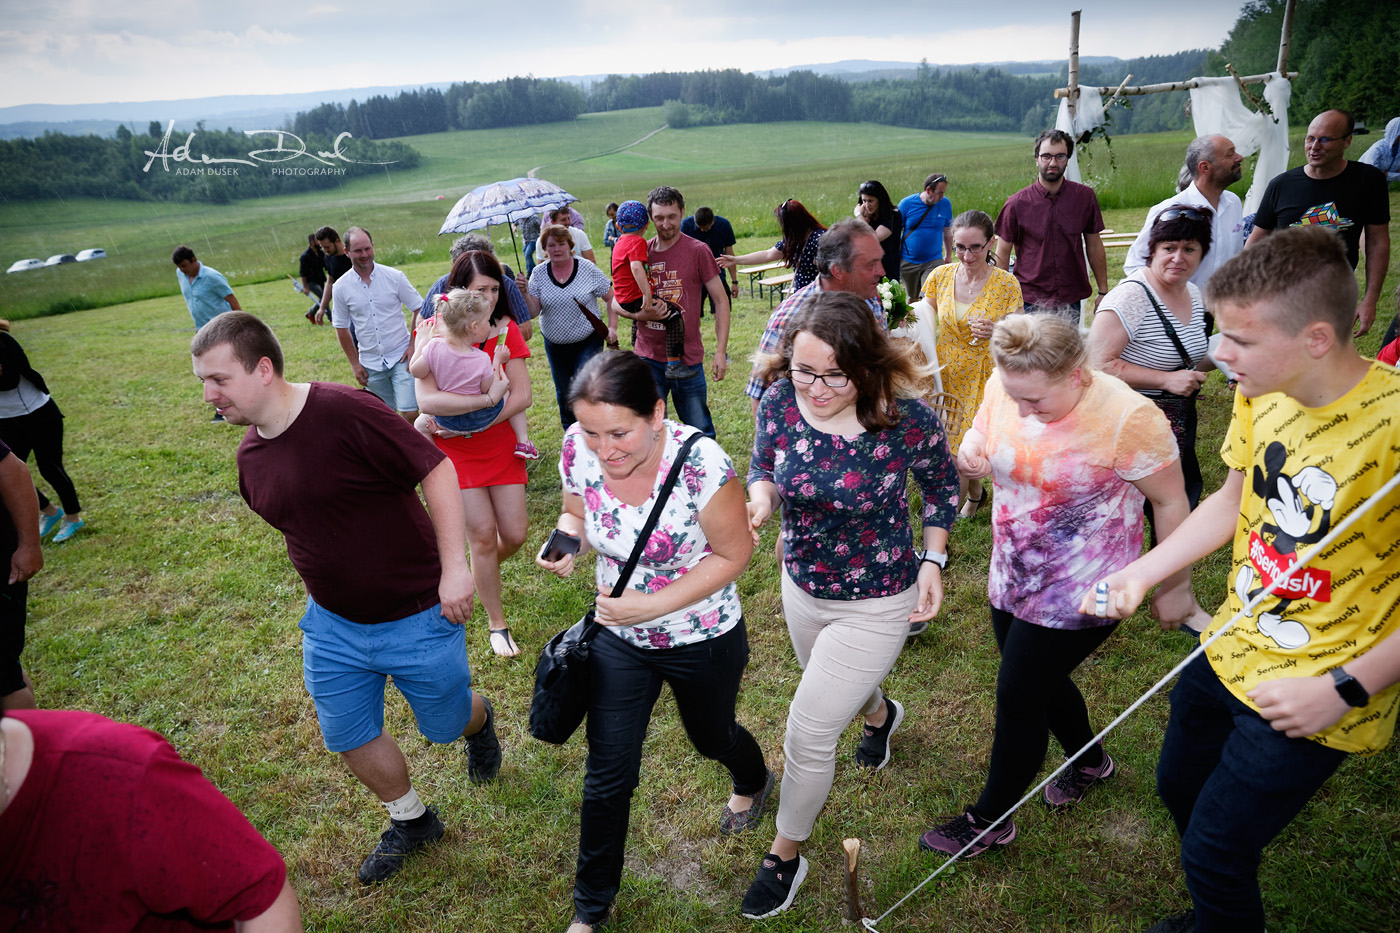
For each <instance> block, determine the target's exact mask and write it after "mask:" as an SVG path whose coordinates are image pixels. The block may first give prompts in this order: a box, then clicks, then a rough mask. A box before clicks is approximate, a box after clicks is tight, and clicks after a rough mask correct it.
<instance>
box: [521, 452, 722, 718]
mask: <svg viewBox="0 0 1400 933" xmlns="http://www.w3.org/2000/svg"><path fill="white" fill-rule="evenodd" d="M700 437H701V434H700V432H699V431H696V432H695V433H694V434H692V435H690V437H688V438H686V439H685V442H684V443H682V444H681V448H680V451H679V452H678V453H677V454H676V459H675V462H674V463H672V464H671V472H670V473H668V474H667V475H666V482H665V484H664V485H662V487H661V494H660V495H659V496H657V497H656V504H655V505H654V506H652V509H651V513H650V514H649V515H647V520H646V524H645V525H643V526H642V531H641V534H639V535H638V536H637V543H636V544H634V545H633V546H632V554H631V556H629V557H628V558H627V564H626V565H625V566H624V567H623V568H622V573H621V574H620V575H619V576H618V578H617V583H616V584H615V585H614V586H613V589H612V596H613V598H614V599H616V598H617V597H619V596H621V595H622V594H623V592H624V591H626V589H627V581H628V580H630V579H631V577H632V571H633V570H635V569H636V567H637V561H638V560H639V559H641V556H642V551H643V550H645V549H646V545H647V541H649V540H650V539H651V533H652V531H654V530H655V529H656V523H657V522H658V521H660V519H661V510H662V509H664V508H665V507H666V503H667V502H668V501H669V500H670V498H671V490H673V489H674V488H675V487H676V480H677V479H678V478H679V477H680V475H681V466H682V464H684V463H685V461H686V458H687V457H689V456H690V449H691V448H692V447H694V446H695V442H696V441H698V440H699V439H700ZM593 611H594V610H593V607H589V610H588V612H587V613H585V614H584V616H583V618H582V619H579V620H578V621H577V622H575V623H574V624H573V625H571V626H569V627H568V628H567V629H565V630H564V631H562V632H560V633H559V634H558V635H555V636H554V637H553V638H551V639H550V640H549V643H548V644H546V645H545V646H544V648H543V649H542V650H541V651H540V659H539V660H538V661H536V662H535V692H534V695H533V696H532V697H531V698H530V734H531V735H533V736H534V737H535V738H537V739H539V740H540V741H541V742H549V743H552V744H554V745H563V744H564V743H565V742H567V741H568V740H569V736H571V735H573V734H574V732H575V731H577V730H578V727H579V723H581V722H583V716H584V714H585V713H586V712H587V711H588V693H589V666H588V655H589V652H590V650H591V649H592V646H593V639H594V637H595V636H596V635H597V634H598V630H599V629H600V628H602V625H601V623H599V622H598V621H596V620H595V619H594V618H593Z"/></svg>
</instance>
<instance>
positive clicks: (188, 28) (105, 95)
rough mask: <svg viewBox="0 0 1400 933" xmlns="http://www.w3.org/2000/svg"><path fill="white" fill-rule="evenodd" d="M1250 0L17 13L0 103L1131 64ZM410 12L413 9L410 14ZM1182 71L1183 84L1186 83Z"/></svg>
mask: <svg viewBox="0 0 1400 933" xmlns="http://www.w3.org/2000/svg"><path fill="white" fill-rule="evenodd" d="M1242 5H1243V4H1242V2H1238V0H1224V2H1215V0H1173V2H1170V3H1160V4H1150V5H1149V4H1138V3H1123V2H1105V0H1084V2H1069V0H1043V2H1031V0H1002V2H999V3H995V4H984V3H957V4H954V3H949V2H947V0H880V2H877V3H870V2H868V0H867V2H861V3H857V2H851V0H840V2H836V0H800V2H799V0H704V2H691V3H677V2H673V0H662V2H658V3H650V4H648V3H636V2H628V3H624V2H620V0H562V2H546V3H509V2H495V3H482V2H479V0H478V2H475V3H471V2H463V0H452V2H444V0H422V2H409V3H392V2H390V3H365V2H362V0H341V2H335V0H331V2H322V0H309V2H302V3H285V2H275V3H274V2H270V0H240V2H236V3H219V4H211V3H205V2H196V3H170V2H169V0H160V2H155V0H127V2H122V3H111V2H99V0H47V2H44V3H31V4H25V5H23V6H21V5H20V4H18V3H7V4H5V7H6V9H5V14H4V21H3V24H2V25H0V106H12V105H16V104H77V103H94V102H105V101H145V100H172V99H175V100H178V99H184V98H192V97H210V96H215V95H220V94H276V93H284V92H288V91H316V90H327V89H335V88H349V87H367V86H374V85H401V84H420V83H423V84H427V83H436V82H446V81H466V80H479V81H491V80H496V79H499V78H505V77H509V76H512V75H522V74H529V73H533V74H535V75H537V76H540V77H547V76H555V75H571V74H572V75H581V74H595V73H606V72H610V71H617V72H647V71H689V70H696V69H703V68H731V67H735V68H742V69H745V70H762V69H767V68H782V67H787V66H792V65H801V64H817V63H824V62H834V61H840V60H842V59H873V60H880V61H918V60H919V59H921V58H927V59H928V60H929V61H930V62H933V63H936V64H944V63H946V64H952V63H965V62H976V61H1004V60H1027V59H1041V58H1054V59H1058V58H1063V57H1065V55H1066V54H1067V51H1068V46H1069V13H1070V11H1071V10H1073V9H1075V8H1079V9H1082V10H1083V11H1084V12H1083V19H1082V26H1081V32H1080V53H1081V54H1083V55H1114V56H1117V57H1119V58H1133V57H1136V56H1139V55H1155V54H1168V53H1172V52H1179V51H1182V50H1184V49H1191V48H1206V47H1216V46H1218V45H1220V43H1221V42H1222V41H1223V40H1224V39H1225V37H1226V36H1227V35H1228V34H1229V31H1230V28H1231V27H1232V26H1233V25H1234V22H1235V20H1236V18H1237V17H1238V15H1239V10H1240V8H1241V6H1242ZM405 11H407V12H405ZM1182 77H1183V78H1184V77H1187V76H1186V75H1182Z"/></svg>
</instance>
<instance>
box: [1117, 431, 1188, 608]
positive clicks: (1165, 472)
mask: <svg viewBox="0 0 1400 933" xmlns="http://www.w3.org/2000/svg"><path fill="white" fill-rule="evenodd" d="M1133 485H1134V486H1136V487H1137V488H1138V491H1139V492H1141V493H1142V494H1143V495H1144V496H1146V497H1147V501H1149V502H1151V503H1152V521H1153V523H1154V524H1155V525H1156V526H1157V538H1158V540H1160V541H1165V540H1167V539H1168V538H1170V537H1171V534H1172V532H1173V531H1175V530H1176V529H1177V528H1178V527H1179V526H1180V525H1181V523H1182V522H1183V521H1185V520H1186V516H1187V515H1189V514H1190V513H1191V504H1190V502H1188V501H1187V499H1186V483H1185V480H1184V479H1183V478H1182V474H1181V460H1179V459H1177V460H1173V461H1172V462H1171V463H1170V464H1169V465H1168V466H1166V467H1165V468H1164V469H1161V470H1158V471H1157V472H1156V473H1153V474H1152V475H1151V476H1145V477H1143V478H1142V479H1140V480H1137V481H1136V482H1134V483H1133ZM1199 612H1200V606H1199V605H1198V604H1197V603H1196V596H1195V594H1194V593H1192V592H1191V565H1190V564H1189V563H1188V564H1187V565H1186V566H1184V567H1182V568H1181V569H1180V570H1177V571H1175V572H1173V573H1171V574H1169V575H1168V576H1167V577H1166V578H1165V579H1163V580H1162V585H1161V586H1159V587H1158V588H1157V592H1156V593H1155V594H1153V597H1152V613H1153V615H1155V616H1156V617H1157V618H1158V619H1160V620H1161V622H1162V628H1164V629H1174V628H1178V627H1180V625H1181V623H1182V622H1184V621H1186V620H1187V619H1190V618H1192V617H1193V616H1195V615H1197V614H1198V613H1199Z"/></svg>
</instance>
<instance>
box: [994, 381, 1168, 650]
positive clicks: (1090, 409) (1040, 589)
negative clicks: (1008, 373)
mask: <svg viewBox="0 0 1400 933" xmlns="http://www.w3.org/2000/svg"><path fill="white" fill-rule="evenodd" d="M972 427H973V430H975V431H977V432H979V433H980V434H981V435H982V436H983V437H985V438H987V442H986V446H987V458H988V459H989V460H990V461H991V464H992V481H993V483H994V486H993V489H994V490H995V495H994V496H993V498H992V562H991V569H990V571H989V579H988V586H987V589H988V595H989V596H990V598H991V603H992V605H993V606H994V607H996V608H997V609H1001V610H1003V611H1005V612H1009V613H1011V614H1012V615H1014V616H1016V618H1018V619H1023V620H1024V621H1026V622H1030V623H1033V624H1035V625H1043V626H1046V627H1047V628H1065V629H1080V628H1093V627H1095V626H1098V625H1104V624H1106V623H1107V622H1109V621H1111V620H1106V619H1099V618H1095V617H1094V616H1086V615H1081V614H1080V613H1079V601H1080V599H1081V598H1083V596H1084V592H1085V590H1086V589H1089V588H1092V587H1093V585H1094V583H1095V581H1097V580H1099V579H1100V578H1102V577H1103V576H1104V575H1105V574H1109V573H1112V572H1113V571H1115V570H1119V569H1121V568H1123V567H1125V566H1127V565H1128V564H1129V563H1130V562H1131V561H1132V560H1133V559H1134V558H1136V557H1137V556H1138V555H1139V554H1140V553H1142V505H1143V501H1144V496H1143V494H1142V493H1141V492H1139V491H1138V490H1137V487H1135V486H1133V485H1132V483H1133V482H1134V481H1136V480H1140V479H1143V478H1144V477H1147V476H1151V475H1152V474H1154V473H1156V472H1157V471H1158V470H1161V469H1163V468H1165V467H1167V466H1169V465H1170V464H1171V462H1172V461H1173V460H1176V459H1177V449H1176V440H1175V438H1173V437H1172V432H1171V428H1170V426H1169V425H1168V424H1167V419H1166V417H1165V416H1163V414H1162V413H1161V411H1160V410H1159V409H1158V408H1157V406H1156V405H1154V404H1153V403H1152V402H1151V400H1149V399H1146V398H1144V397H1143V396H1141V395H1139V394H1138V393H1137V392H1135V391H1133V390H1132V389H1131V388H1129V387H1128V386H1127V385H1126V384H1125V383H1123V382H1121V381H1119V380H1118V379H1115V378H1113V377H1112V376H1109V375H1107V374H1105V373H1097V372H1096V373H1094V377H1093V381H1092V382H1090V383H1089V387H1088V389H1087V391H1085V393H1084V395H1083V397H1082V398H1081V399H1080V400H1079V404H1078V405H1076V406H1075V407H1074V410H1072V411H1071V412H1070V413H1069V414H1068V415H1066V416H1065V417H1063V418H1061V419H1060V420H1059V421H1055V422H1052V423H1050V424H1043V423H1041V422H1040V421H1037V420H1036V419H1035V418H1022V417H1021V416H1020V414H1019V413H1018V411H1017V406H1016V402H1015V401H1013V400H1012V399H1011V397H1010V396H1008V395H1007V394H1006V391H1005V390H1004V389H1003V388H1002V387H1001V379H1000V376H999V374H998V373H996V372H993V373H992V377H991V378H990V379H988V380H987V389H986V394H985V395H984V396H983V399H982V407H981V409H980V410H978V412H977V418H976V420H974V421H973V424H972Z"/></svg>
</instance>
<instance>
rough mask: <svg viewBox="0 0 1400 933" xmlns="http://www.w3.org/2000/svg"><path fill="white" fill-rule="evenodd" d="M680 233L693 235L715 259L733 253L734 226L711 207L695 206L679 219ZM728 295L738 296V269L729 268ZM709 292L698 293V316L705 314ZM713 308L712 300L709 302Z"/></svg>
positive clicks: (720, 276) (722, 275)
mask: <svg viewBox="0 0 1400 933" xmlns="http://www.w3.org/2000/svg"><path fill="white" fill-rule="evenodd" d="M681 233H683V234H685V235H686V236H688V237H694V238H695V239H697V240H699V241H700V242H701V243H704V244H705V245H706V246H708V247H709V248H710V255H712V256H714V257H715V259H719V257H721V256H733V255H734V244H735V242H736V240H735V239H734V228H733V227H732V226H730V225H729V221H727V220H725V219H724V218H723V217H721V216H719V215H718V214H716V213H715V211H714V208H711V207H697V208H696V209H695V213H694V214H692V215H691V216H690V217H687V218H686V219H685V220H683V221H681ZM724 277H725V272H724V267H723V266H720V269H719V281H720V284H721V285H723V284H724ZM729 279H730V282H729V296H730V297H731V298H738V297H739V270H738V269H730V270H729ZM709 298H710V294H709V292H702V293H701V295H700V316H701V317H704V316H705V304H706V302H708V301H709ZM710 304H711V308H713V306H714V305H713V302H711V303H710Z"/></svg>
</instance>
